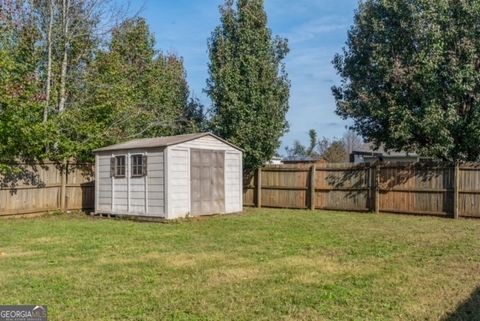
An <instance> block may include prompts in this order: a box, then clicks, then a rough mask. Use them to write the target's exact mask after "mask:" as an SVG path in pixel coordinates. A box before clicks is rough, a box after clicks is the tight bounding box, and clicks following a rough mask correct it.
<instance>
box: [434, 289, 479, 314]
mask: <svg viewBox="0 0 480 321" xmlns="http://www.w3.org/2000/svg"><path fill="white" fill-rule="evenodd" d="M478 320H480V287H478V288H477V289H476V290H475V291H473V292H472V294H471V295H470V298H468V299H467V300H466V301H464V302H462V303H460V304H459V305H458V307H457V308H456V309H455V311H453V312H451V313H449V314H448V315H447V316H445V317H444V318H442V319H441V321H478Z"/></svg>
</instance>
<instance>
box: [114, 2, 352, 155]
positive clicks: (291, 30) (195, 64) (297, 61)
mask: <svg viewBox="0 0 480 321" xmlns="http://www.w3.org/2000/svg"><path fill="white" fill-rule="evenodd" d="M119 1H123V0H119ZM221 3H223V0H130V7H131V11H132V12H134V11H135V12H136V11H138V10H140V11H139V15H140V16H143V17H145V18H146V19H147V21H148V23H149V25H150V28H151V30H152V32H153V33H154V34H155V39H156V44H157V48H158V49H160V50H162V51H164V52H172V53H176V54H178V55H180V56H182V57H183V59H184V64H185V68H186V70H187V78H188V82H189V86H190V89H191V91H192V92H193V94H194V95H195V96H196V97H198V98H199V99H200V100H201V101H202V103H204V104H205V105H206V107H207V108H208V106H209V105H210V100H209V98H208V97H207V96H206V95H205V93H204V92H203V89H204V88H205V87H206V79H207V77H208V67H207V63H208V51H207V39H208V38H209V36H210V34H211V32H212V31H213V29H214V28H215V27H216V26H217V25H218V24H219V11H218V7H219V5H220V4H221ZM357 4H358V0H266V1H265V7H266V11H267V15H268V19H269V27H270V28H271V29H272V32H273V34H274V35H279V36H282V37H285V38H287V39H288V40H289V45H290V53H289V55H288V57H287V59H286V60H285V63H286V67H287V72H288V74H289V79H290V81H291V92H290V111H289V112H288V115H287V120H288V122H289V124H290V130H289V132H288V133H287V134H286V135H285V136H284V137H283V138H282V146H281V147H280V149H279V152H280V153H281V154H282V153H284V151H285V146H289V145H291V144H292V143H293V141H294V140H296V139H298V140H300V141H302V142H305V143H306V142H307V141H308V136H307V132H308V130H309V129H311V128H314V129H316V130H317V132H318V134H319V136H320V137H323V136H325V137H328V138H333V137H341V136H342V134H343V133H344V132H345V131H346V129H345V126H347V125H348V121H344V120H342V119H341V118H340V117H338V116H337V115H336V114H335V100H334V98H333V96H332V93H331V87H332V85H334V84H338V83H339V77H338V76H337V74H336V71H335V69H334V68H333V66H332V63H331V61H332V59H333V57H334V55H335V53H338V52H341V49H342V47H343V46H344V45H345V42H346V39H347V31H348V29H349V27H350V25H351V24H352V22H353V14H354V10H355V8H356V6H357Z"/></svg>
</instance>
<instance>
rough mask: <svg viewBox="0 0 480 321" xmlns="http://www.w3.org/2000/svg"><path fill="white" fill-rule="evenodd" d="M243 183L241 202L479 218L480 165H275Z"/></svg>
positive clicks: (247, 204)
mask: <svg viewBox="0 0 480 321" xmlns="http://www.w3.org/2000/svg"><path fill="white" fill-rule="evenodd" d="M244 186H245V188H244V204H245V205H246V206H257V207H273V208H299V209H325V210H348V211H364V212H366V211H371V212H377V213H378V212H391V213H406V214H409V213H410V214H427V215H442V216H451V217H455V218H457V217H459V216H463V217H480V164H462V165H458V164H452V163H429V164H423V163H416V164H405V163H403V164H401V163H375V164H360V165H353V164H317V165H312V166H304V167H289V166H285V165H277V166H268V167H264V168H262V169H260V170H258V171H257V172H256V173H255V175H254V176H252V177H249V178H246V181H245V184H244Z"/></svg>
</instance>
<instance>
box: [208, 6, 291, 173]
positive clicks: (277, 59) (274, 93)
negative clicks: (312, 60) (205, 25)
mask: <svg viewBox="0 0 480 321" xmlns="http://www.w3.org/2000/svg"><path fill="white" fill-rule="evenodd" d="M220 14H221V24H220V25H219V26H218V27H217V28H216V29H215V30H214V31H213V33H212V36H211V38H210V39H209V41H208V48H209V56H210V63H209V78H208V80H207V88H206V92H207V94H208V95H209V96H210V98H211V100H212V103H213V105H212V110H211V112H212V119H211V121H212V130H213V131H214V132H215V133H216V134H218V135H219V136H221V137H223V138H225V139H228V140H229V141H231V142H232V143H234V144H237V145H238V146H240V147H242V148H244V149H245V167H246V168H247V169H250V170H251V169H254V168H257V167H259V166H261V165H262V164H263V163H264V162H265V161H267V160H269V159H270V158H271V157H272V156H273V155H275V153H276V151H277V149H278V147H279V146H280V138H281V137H282V136H283V135H284V133H285V132H286V130H287V126H288V124H287V121H286V119H285V115H286V113H287V111H288V98H289V88H290V83H289V81H288V79H287V74H286V72H285V66H284V63H283V59H284V58H285V56H286V55H287V53H288V46H287V41H286V40H285V39H282V38H278V37H276V38H274V39H272V33H271V30H270V29H269V28H268V26H267V15H266V12H265V9H264V3H263V0H236V1H235V0H226V2H225V4H224V5H222V6H221V7H220Z"/></svg>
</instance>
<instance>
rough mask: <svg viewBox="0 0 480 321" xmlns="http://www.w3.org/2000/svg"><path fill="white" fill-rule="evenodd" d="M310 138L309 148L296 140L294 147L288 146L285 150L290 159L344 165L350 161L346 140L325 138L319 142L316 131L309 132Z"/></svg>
mask: <svg viewBox="0 0 480 321" xmlns="http://www.w3.org/2000/svg"><path fill="white" fill-rule="evenodd" d="M346 136H347V135H346ZM308 137H309V145H308V146H304V145H303V144H302V143H301V142H300V141H298V140H295V141H294V142H293V145H292V147H288V146H287V147H286V148H285V151H286V152H287V155H288V156H289V157H310V158H317V159H323V160H325V161H327V162H329V163H343V162H345V161H347V160H348V152H347V149H346V142H345V141H346V140H345V138H344V139H337V138H334V139H331V140H330V139H328V138H325V137H323V138H322V139H320V140H319V139H318V137H317V131H316V130H315V129H310V130H309V131H308Z"/></svg>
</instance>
